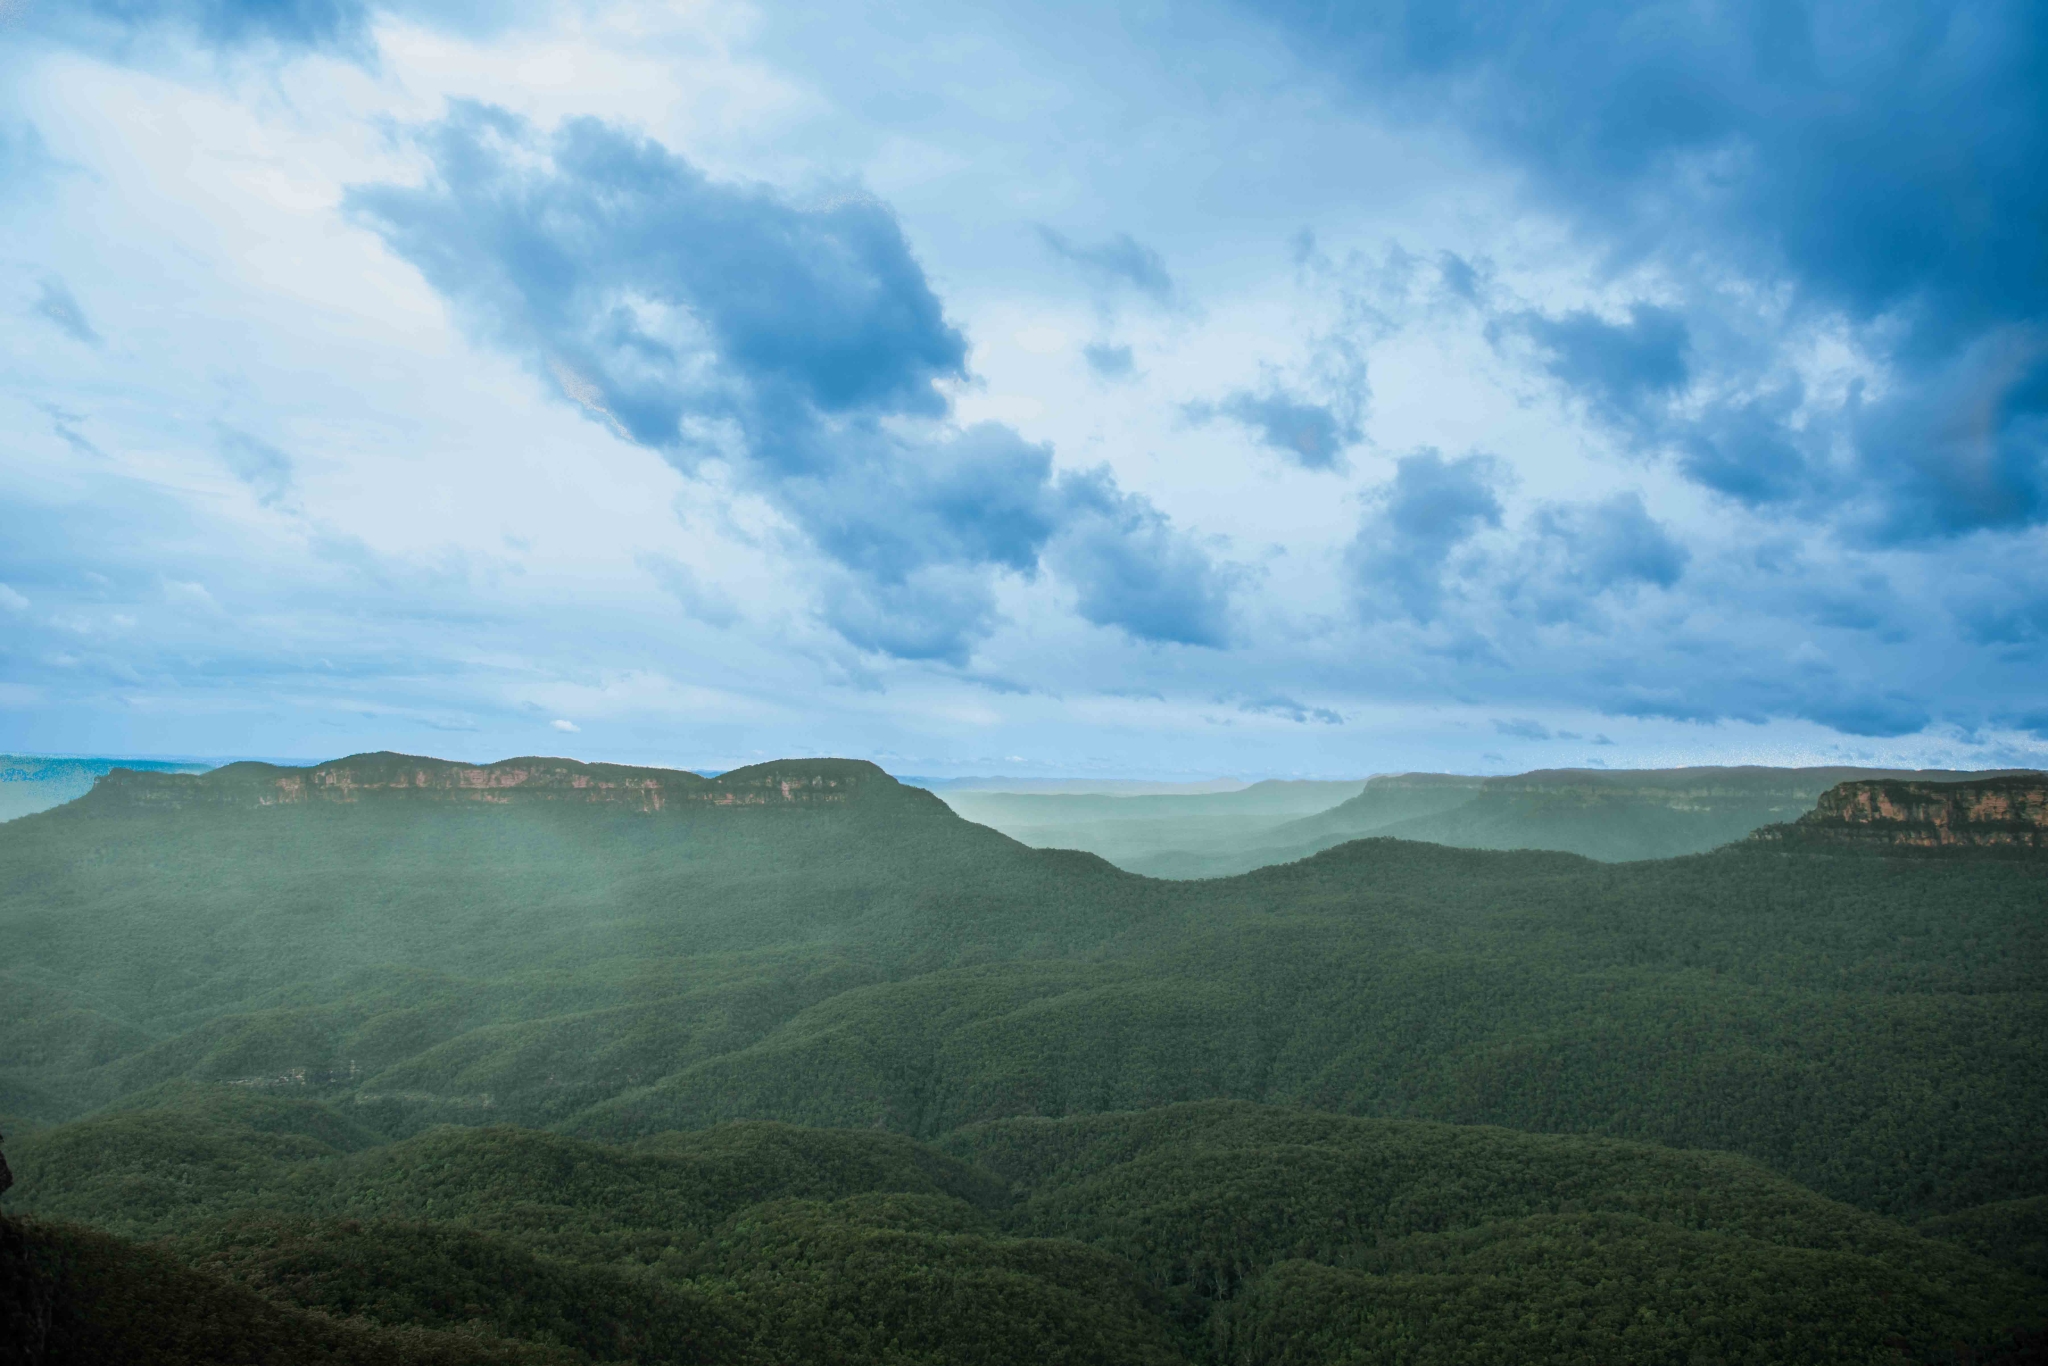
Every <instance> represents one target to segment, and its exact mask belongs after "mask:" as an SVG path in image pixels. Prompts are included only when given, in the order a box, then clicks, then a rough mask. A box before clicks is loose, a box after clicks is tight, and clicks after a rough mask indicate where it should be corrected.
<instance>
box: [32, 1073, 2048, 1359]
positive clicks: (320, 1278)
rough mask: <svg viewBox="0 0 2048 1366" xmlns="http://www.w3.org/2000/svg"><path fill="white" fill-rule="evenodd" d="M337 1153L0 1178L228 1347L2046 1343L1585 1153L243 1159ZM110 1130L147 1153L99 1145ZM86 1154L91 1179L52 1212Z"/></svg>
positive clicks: (1303, 1132) (1824, 1233) (1122, 1128)
mask: <svg viewBox="0 0 2048 1366" xmlns="http://www.w3.org/2000/svg"><path fill="white" fill-rule="evenodd" d="M216 1100H222V1101H224V1103H225V1104H226V1106H227V1108H226V1109H225V1110H221V1109H217V1108H215V1105H214V1102H215V1101H216ZM343 1122H345V1121H344V1120H343V1119H342V1117H341V1116H338V1115H335V1116H329V1117H328V1118H326V1119H324V1120H323V1119H321V1118H320V1117H318V1116H317V1115H315V1114H313V1113H312V1111H311V1110H309V1109H307V1108H306V1107H305V1106H304V1105H300V1106H298V1107H295V1108H290V1109H278V1110H274V1111H267V1110H266V1107H265V1106H264V1105H263V1104H261V1103H258V1104H255V1105H253V1106H252V1104H251V1103H250V1102H249V1101H247V1100H246V1099H245V1098H228V1097H224V1096H223V1093H222V1091H221V1090H220V1089H219V1088H214V1089H212V1090H211V1091H208V1090H206V1089H204V1088H202V1089H200V1090H197V1091H185V1092H181V1093H180V1094H179V1095H178V1096H176V1097H175V1098H174V1100H173V1103H172V1105H171V1106H170V1107H169V1108H168V1109H164V1110H160V1111H136V1112H130V1113H129V1114H128V1115H127V1116H126V1117H124V1118H114V1117H109V1118H106V1119H95V1120H88V1121H83V1122H81V1123H79V1124H76V1125H70V1126H65V1127H64V1128H63V1129H59V1130H54V1131H51V1132H49V1133H47V1134H44V1135H41V1136H39V1137H38V1138H37V1139H35V1140H32V1141H31V1142H30V1143H29V1144H27V1145H24V1147H23V1150H22V1160H21V1162H20V1164H19V1165H20V1166H21V1168H22V1171H23V1185H24V1188H25V1189H28V1190H31V1191H37V1190H39V1191H40V1201H39V1207H41V1208H44V1209H50V1210H61V1211H62V1212H63V1213H65V1214H66V1215H67V1216H68V1217H70V1218H74V1219H81V1220H89V1221H92V1222H95V1223H98V1224H101V1225H103V1226H107V1227H111V1228H116V1229H119V1230H121V1231H123V1232H126V1233H128V1234H130V1235H149V1236H155V1237H157V1238H159V1239H160V1240H161V1241H160V1242H159V1243H158V1244H157V1247H158V1248H159V1249H160V1250H159V1251H157V1252H155V1253H152V1254H148V1255H149V1256H152V1257H154V1258H157V1259H159V1260H158V1261H156V1262H154V1263H151V1264H150V1267H149V1268H146V1269H147V1270H148V1274H150V1275H153V1276H155V1277H157V1278H158V1279H160V1280H161V1279H163V1278H165V1277H167V1276H170V1275H173V1274H181V1275H182V1276H183V1277H184V1283H185V1284H187V1285H190V1286H192V1287H193V1288H194V1289H196V1290H198V1291H199V1292H200V1296H199V1298H201V1299H202V1300H206V1299H208V1298H209V1297H210V1299H211V1300H214V1301H218V1300H220V1299H222V1298H223V1297H224V1296H230V1295H241V1296H243V1297H244V1298H245V1301H247V1300H254V1299H256V1297H260V1301H257V1302H258V1303H259V1304H260V1305H261V1312H260V1313H252V1314H249V1315H248V1317H249V1318H250V1319H252V1320H253V1321H256V1322H266V1321H271V1322H276V1321H288V1322H292V1323H308V1322H310V1323H316V1324H317V1323H319V1322H321V1320H319V1319H318V1318H316V1317H315V1316H316V1315H319V1314H323V1313H324V1314H329V1315H350V1316H353V1318H352V1320H351V1322H352V1323H355V1324H359V1325H362V1327H361V1328H360V1329H357V1330H356V1331H359V1332H365V1333H379V1334H383V1335H386V1336H387V1337H389V1336H391V1335H393V1334H396V1333H399V1332H405V1331H411V1332H416V1333H419V1334H420V1335H421V1337H420V1339H419V1340H420V1341H422V1342H428V1343H438V1342H440V1341H441V1339H440V1338H439V1337H438V1336H435V1335H438V1334H445V1333H447V1332H448V1331H449V1330H451V1329H454V1330H460V1331H462V1332H463V1333H465V1334H469V1335H471V1338H470V1341H471V1342H472V1343H473V1344H474V1345H475V1349H477V1350H481V1351H491V1350H495V1351H502V1350H503V1349H504V1347H505V1346H507V1345H511V1344H524V1345H526V1346H528V1347H530V1348H532V1349H534V1350H536V1351H537V1352H538V1351H547V1352H553V1353H559V1354H561V1356H563V1357H566V1358H568V1359H574V1360H580V1361H621V1362H646V1363H650V1366H652V1363H655V1362H690V1361H707V1362H709V1361H719V1362H756V1361H758V1362H761V1363H764V1366H765V1363H766V1362H769V1361H777V1362H820V1363H823V1362H827V1361H837V1362H877V1363H880V1362H901V1361H918V1362H925V1361H930V1362H939V1361H960V1360H968V1361H979V1362H988V1363H1006V1362H1011V1361H1016V1362H1020V1363H1021V1362H1026V1361H1045V1360H1054V1361H1062V1360H1065V1361H1121V1362H1150V1363H1158V1366H1172V1363H1177V1362H1192V1361H1235V1360H1241V1359H1250V1360H1258V1361H1265V1360H1289V1361H1293V1360H1307V1361H1324V1360H1328V1361H1332V1362H1334V1361H1340V1360H1356V1359H1359V1357H1360V1354H1361V1353H1365V1354H1368V1355H1367V1356H1366V1359H1373V1354H1378V1353H1392V1354H1393V1355H1394V1359H1400V1360H1411V1359H1414V1360H1432V1359H1436V1358H1437V1355H1438V1354H1441V1353H1443V1352H1445V1351H1451V1352H1461V1353H1464V1354H1466V1355H1467V1356H1471V1355H1473V1354H1478V1355H1477V1356H1476V1357H1475V1359H1485V1360H1515V1361H1522V1362H1531V1363H1549V1362H1556V1363H1564V1362H1572V1361H1582V1360H1587V1359H1597V1360H1601V1361H1612V1362H1630V1361H1641V1362H1652V1361H1665V1360H1689V1359H1700V1358H1701V1357H1702V1356H1710V1357H1712V1358H1714V1359H1719V1360H1726V1361H1756V1362H1764V1361H1789V1360H1797V1361H1801V1362H1864V1361H1869V1360H1873V1359H1877V1358H1879V1357H1880V1356H1882V1355H1883V1354H1884V1353H1885V1352H1886V1351H1887V1350H1888V1349H1903V1350H1904V1351H1906V1352H1907V1353H1909V1354H1911V1355H1912V1356H1915V1357H1920V1358H1923V1359H1924V1358H1926V1357H1927V1356H1928V1354H1931V1353H1933V1352H1936V1351H1942V1350H1947V1351H1954V1350H1955V1349H1957V1348H1958V1347H1962V1348H1965V1349H1968V1350H1969V1351H1970V1352H1971V1353H1972V1354H1973V1355H1972V1358H1971V1359H1974V1360H1980V1361H1981V1360H1992V1359H1996V1356H1995V1354H1996V1353H1997V1351H1998V1350H1999V1349H2000V1347H2001V1344H2007V1345H2009V1344H2011V1343H2012V1342H2013V1340H2014V1335H2015V1334H2022V1335H2024V1334H2027V1333H2029V1332H2035V1331H2038V1329H2039V1328H2040V1327H2041V1326H2042V1308H2043V1306H2042V1298H2043V1291H2044V1286H2043V1285H2042V1283H2041V1282H2039V1281H2038V1280H2035V1279H2033V1278H2031V1277H2030V1276H2028V1275H2026V1274H2025V1273H2023V1272H2021V1271H2019V1270H2015V1269H2013V1268H2010V1267H2005V1266H2001V1265H1999V1264H1998V1263H1997V1262H1995V1261H1993V1260H1990V1259H1987V1258H1985V1257H1982V1256H1979V1255H1977V1254H1976V1253H1974V1252H1972V1251H1971V1250H1970V1249H1969V1248H1967V1247H1965V1246H1963V1245H1960V1244H1958V1243H1956V1242H1951V1241H1944V1240H1941V1239H1935V1238H1928V1237H1925V1236H1922V1235H1919V1234H1916V1233H1914V1232H1913V1231H1911V1230H1909V1229H1907V1228H1905V1227H1903V1226H1901V1225H1899V1224H1896V1223H1893V1222H1891V1221H1889V1220H1886V1219H1883V1218H1879V1217H1876V1216H1873V1215H1870V1214H1867V1213H1864V1212H1861V1211H1858V1210H1855V1209H1852V1208H1849V1207H1847V1206H1844V1205H1840V1204H1836V1203H1834V1202H1831V1201H1828V1200H1825V1199H1822V1198H1820V1197H1818V1196H1816V1195H1814V1194H1812V1193H1811V1192H1809V1191H1806V1190H1803V1189H1801V1188H1800V1187H1798V1186H1796V1185H1794V1184H1792V1183H1790V1182H1787V1181H1785V1180H1783V1179H1782V1178H1780V1177H1777V1176H1775V1175H1773V1174H1771V1173H1769V1172H1767V1171H1765V1170H1764V1169H1762V1168H1761V1167H1759V1166H1757V1165H1756V1164H1754V1163H1750V1162H1746V1161H1743V1160H1741V1159H1736V1158H1730V1157H1727V1156H1725V1155H1721V1154H1714V1153H1700V1152H1683V1151H1673V1150H1669V1149H1664V1148H1659V1147H1654V1146H1650V1145H1643V1144H1632V1143H1626V1142H1617V1141H1614V1140H1607V1139H1594V1138H1572V1137H1559V1136H1547V1135H1528V1134H1517V1133H1512V1132H1509V1131H1506V1130H1500V1129H1489V1128H1462V1127H1456V1126H1448V1125H1440V1124H1428V1123H1418V1122H1413V1121H1400V1120H1373V1119H1351V1118H1343V1117H1339V1116H1333V1115H1324V1114H1313V1113H1307V1112H1303V1111H1298V1110H1287V1109H1276V1108H1272V1107H1261V1106H1254V1105H1248V1104H1243V1103H1209V1104H1199V1105H1180V1106H1172V1107H1167V1108H1164V1109H1157V1110H1152V1111H1148V1112H1144V1113H1136V1114H1133V1113H1120V1114H1104V1115H1096V1116H1088V1117H1078V1118H1071V1119H1063V1120H1055V1119H1043V1118H1037V1119H1012V1120H1005V1121H1000V1122H996V1123H992V1124H985V1125H978V1126H973V1127H970V1128H966V1129H963V1130H960V1131H958V1132H956V1133H953V1134H951V1135H948V1136H946V1137H944V1138H943V1139H942V1140H941V1141H940V1142H939V1143H938V1144H937V1145H926V1144H921V1143H917V1142H914V1141H912V1140H909V1139H905V1138H902V1137H898V1136H895V1135H889V1134H881V1133H876V1132H873V1131H871V1130H870V1131H859V1130H820V1129H804V1128H795V1127H791V1126H785V1125H776V1124H738V1125H728V1126H722V1127H719V1128H714V1129H711V1130H707V1131H701V1132H696V1133H664V1134H658V1135H654V1136H651V1137H650V1138H648V1139H646V1140H644V1141H642V1142H639V1143H636V1144H632V1145H626V1146H616V1145H607V1144H596V1143H588V1142H582V1141H578V1140H575V1139H569V1138H564V1137H561V1136H559V1135H554V1134H546V1133H538V1132H534V1131H531V1130H520V1129H511V1128H490V1129H466V1130H465V1129H442V1130H436V1131H434V1132H432V1133H428V1134H421V1135H419V1136H416V1137H414V1138H410V1139H406V1140H401V1141H398V1142H393V1143H388V1144H382V1145H376V1146H373V1147H371V1148H368V1149H364V1150H359V1151H356V1152H352V1153H346V1152H339V1151H325V1152H322V1151H315V1150H311V1149H308V1150H306V1151H303V1152H300V1153H298V1154H297V1155H295V1156H293V1157H290V1158H289V1159H286V1160H283V1161H281V1162H280V1161H278V1160H276V1158H275V1155H274V1150H273V1149H272V1148H271V1147H270V1145H271V1144H272V1143H274V1140H275V1139H276V1137H277V1136H278V1135H279V1134H280V1133H282V1132H287V1131H303V1132H305V1133H307V1134H309V1135H310V1133H312V1132H315V1131H323V1132H325V1131H331V1130H332V1129H333V1126H334V1125H335V1124H337V1123H343ZM138 1124H141V1125H148V1126H150V1127H151V1132H153V1133H154V1134H155V1135H156V1136H157V1139H156V1141H157V1142H158V1144H160V1145H162V1147H159V1148H157V1149H151V1148H145V1147H138V1146H132V1145H131V1146H124V1145H122V1144H120V1143H118V1142H116V1143H113V1144H112V1145H111V1146H110V1145H109V1144H108V1139H109V1138H110V1137H112V1135H113V1133H114V1132H115V1131H116V1130H117V1129H118V1128H120V1127H121V1126H122V1125H128V1126H134V1125H138ZM181 1134H183V1135H185V1137H184V1138H182V1139H181V1138H180V1137H179V1136H180V1135H181ZM195 1145H196V1147H195ZM166 1147H167V1148H170V1149H172V1150H177V1149H184V1150H186V1151H188V1152H194V1153H197V1152H202V1151H203V1152H204V1153H205V1154H206V1155H207V1157H208V1159H209V1160H210V1161H212V1162H214V1163H216V1164H219V1165H221V1166H223V1167H225V1168H228V1169H230V1170H234V1171H236V1172H238V1173H239V1178H240V1179H239V1181H238V1182H237V1183H235V1184H234V1185H232V1186H230V1185H223V1186H221V1187H219V1188H217V1189H216V1190H215V1191H213V1192H212V1193H211V1194H201V1195H195V1196H193V1197H191V1198H188V1199H186V1200H185V1201H184V1202H182V1203H181V1204H179V1205H177V1206H176V1207H166V1208H159V1209H157V1210H155V1211H153V1212H151V1213H149V1214H148V1215H146V1216H142V1217H138V1214H137V1211H136V1210H135V1208H134V1207H133V1206H132V1205H131V1204H130V1203H128V1202H126V1201H124V1200H123V1198H122V1195H121V1192H122V1191H123V1190H124V1189H131V1188H133V1187H134V1186H135V1184H136V1183H138V1182H140V1183H149V1182H152V1181H154V1180H156V1179H158V1177H159V1175H160V1174H161V1173H163V1172H164V1171H165V1170H166V1168H167V1165H168V1164H167V1162H166V1160H165V1158H166V1154H165V1152H164V1151H163V1148H166ZM85 1149H94V1150H99V1151H105V1152H108V1153H110V1154H111V1156H110V1157H109V1158H108V1159H106V1160H104V1161H102V1162H101V1164H100V1166H99V1170H98V1172H97V1174H96V1176H95V1178H94V1180H93V1181H92V1182H91V1183H89V1184H87V1185H85V1186H80V1185H77V1184H66V1182H65V1176H66V1174H67V1173H68V1172H69V1171H71V1170H72V1169H73V1168H74V1167H75V1165H76V1162H77V1159H76V1158H75V1157H69V1156H67V1154H70V1153H76V1152H79V1151H81V1150H85ZM44 1227H48V1226H44ZM66 1236H68V1237H70V1238H71V1239H73V1240H74V1242H75V1241H77V1240H79V1239H81V1238H82V1237H84V1235H79V1234H69V1235H66ZM95 1246H97V1247H98V1248H100V1249H101V1255H102V1256H103V1257H106V1256H108V1255H110V1254H112V1253H113V1252H115V1251H116V1250H117V1249H118V1246H119V1245H116V1244H112V1243H110V1242H109V1241H108V1240H105V1239H100V1240H99V1241H98V1242H97V1243H96V1244H95ZM126 1255H127V1256H128V1257H129V1258H130V1259H131V1261H135V1260H136V1259H139V1258H141V1257H142V1256H143V1254H139V1253H135V1252H130V1253H128V1254H126ZM173 1258H175V1259H176V1260H177V1261H178V1262H179V1263H182V1265H183V1268H185V1269H184V1270H182V1271H178V1272H175V1273H174V1272H173V1270H172V1268H171V1265H170V1262H171V1259H173ZM103 1276H104V1273H103ZM102 1284H104V1279H103V1282H102ZM265 1315H268V1316H269V1317H268V1319H267V1320H266V1319H265V1317H264V1316H265ZM170 1316H171V1318H172V1319H173V1320H174V1321H175V1320H176V1318H177V1314H176V1311H175V1310H173V1311H171V1315H170ZM293 1316H297V1317H293ZM327 1322H332V1320H331V1319H330V1320H327ZM334 1331H336V1332H339V1331H341V1329H340V1328H338V1327H337V1328H336V1329H335V1330H334ZM1418 1351H1419V1354H1418ZM309 1359H315V1360H319V1359H324V1358H320V1357H317V1356H312V1357H310V1358H309ZM344 1359H345V1358H344ZM399 1359H407V1358H399ZM428 1359H435V1358H428ZM484 1359H498V1358H489V1357H486V1358H484Z"/></svg>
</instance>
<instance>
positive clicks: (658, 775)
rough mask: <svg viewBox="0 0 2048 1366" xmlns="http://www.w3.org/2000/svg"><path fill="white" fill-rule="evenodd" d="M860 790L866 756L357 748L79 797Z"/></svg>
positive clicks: (729, 798)
mask: <svg viewBox="0 0 2048 1366" xmlns="http://www.w3.org/2000/svg"><path fill="white" fill-rule="evenodd" d="M863 789H868V790H880V789H895V790H898V791H900V790H901V789H900V788H898V785H897V783H896V780H895V779H893V778H891V777H890V776H889V775H888V774H887V773H884V772H883V771H882V770H881V769H879V768H877V767H875V765H873V764H870V763H864V762H861V761H858V760H849V759H808V760H806V759H783V760H777V761H775V762H773V763H766V764H755V765H753V766H751V767H748V768H741V769H734V770H733V771H732V772H729V773H725V774H722V775H720V776H719V777H717V778H706V777H703V776H702V775H700V774H696V773H691V772H689V771H688V770H686V769H671V768H633V767H629V766H626V765H623V764H586V763H580V762H578V761H577V760H574V759H546V758H519V759H501V760H499V761H498V762H496V763H490V764H463V763H456V762H452V761H450V760H447V759H427V758H419V757H416V756H413V755H408V754H389V753H378V754H357V755H351V756H350V757H348V758H346V759H336V760H334V761H332V762H330V763H324V764H314V765H311V766H308V767H305V768H291V767H283V766H279V765H276V764H260V763H240V764H229V765H227V766H226V767H224V768H218V769H215V770H213V771H212V772H211V773H200V774H170V773H148V772H138V771H135V770H132V769H121V768H117V769H115V770H114V771H113V772H111V773H109V774H107V775H106V776H105V777H103V778H101V779H100V780H99V781H98V783H96V784H95V785H94V787H93V789H92V791H91V793H90V794H89V795H88V796H87V797H86V798H85V803H86V805H87V806H88V807H90V808H93V809H98V810H117V809H123V808H131V809H132V808H137V807H146V808H153V809H161V808H166V807H170V808H176V807H194V806H242V807H248V806H303V805H308V804H320V803H359V802H364V801H371V800H385V801H388V800H405V801H415V802H416V801H431V802H459V803H470V802H475V803H485V804H491V805H509V804H527V803H565V804H589V805H608V806H619V807H625V808H627V809H629V810H638V811H660V810H664V809H668V808H674V807H678V806H688V805H706V806H775V807H789V806H803V807H816V806H836V805H840V804H843V803H845V802H847V801H848V800H849V799H850V798H852V797H853V795H854V794H855V793H856V792H858V791H861V790H863Z"/></svg>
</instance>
